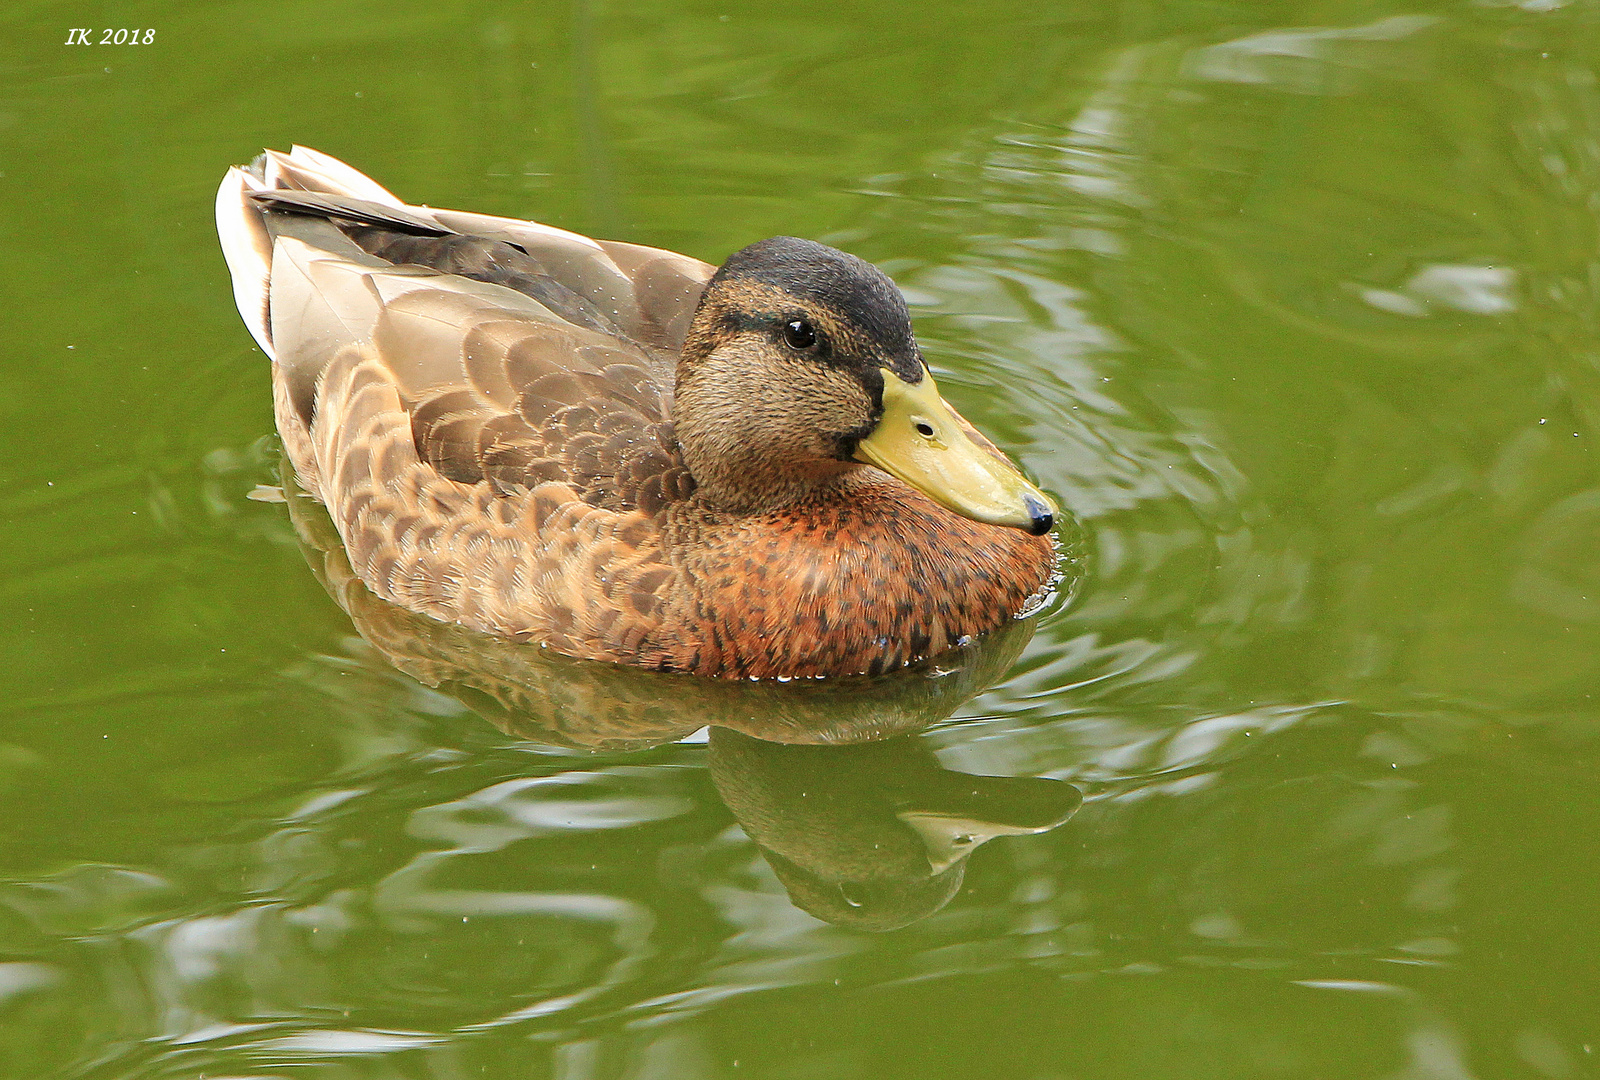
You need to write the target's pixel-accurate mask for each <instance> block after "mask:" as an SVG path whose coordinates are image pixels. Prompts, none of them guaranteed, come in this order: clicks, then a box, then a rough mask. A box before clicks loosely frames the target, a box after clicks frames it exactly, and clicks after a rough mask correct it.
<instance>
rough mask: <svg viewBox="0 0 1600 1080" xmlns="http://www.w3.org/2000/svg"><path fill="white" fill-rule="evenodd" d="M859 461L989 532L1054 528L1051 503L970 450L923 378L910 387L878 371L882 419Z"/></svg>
mask: <svg viewBox="0 0 1600 1080" xmlns="http://www.w3.org/2000/svg"><path fill="white" fill-rule="evenodd" d="M856 459H857V460H858V461H865V462H867V463H868V464H870V465H876V466H877V467H878V468H880V469H882V470H883V471H884V472H886V473H888V474H889V475H890V476H894V477H898V478H899V479H901V480H903V481H905V482H906V483H907V484H910V485H911V486H912V487H914V488H916V489H917V490H918V491H920V492H922V493H923V494H924V495H926V496H927V497H928V498H930V499H932V500H933V501H934V502H936V503H938V504H939V505H940V506H944V507H947V508H948V509H951V510H954V511H955V512H956V513H958V514H960V515H961V516H962V517H969V518H971V519H972V520H974V521H983V522H987V523H988V524H990V525H1009V526H1010V527H1012V528H1014V529H1022V530H1024V531H1025V532H1030V533H1032V534H1033V535H1035V536H1042V535H1044V534H1045V533H1047V532H1049V531H1050V527H1051V526H1052V525H1053V524H1055V513H1056V509H1055V506H1054V505H1053V504H1052V503H1051V502H1050V499H1049V497H1048V496H1046V495H1045V493H1044V492H1042V491H1040V490H1039V489H1038V488H1036V487H1034V486H1033V485H1032V484H1030V483H1028V481H1027V479H1026V478H1025V477H1024V476H1023V475H1022V474H1021V473H1020V472H1018V471H1017V470H1016V467H1015V466H1013V465H1012V464H1011V463H1010V462H1008V461H1005V460H1004V459H1002V458H1000V457H998V456H996V455H995V454H992V453H990V452H989V451H988V450H985V449H984V448H983V447H981V446H979V445H978V444H977V443H975V442H973V441H972V439H971V438H969V437H968V436H967V433H966V432H965V431H964V430H963V429H962V426H961V422H960V421H959V420H957V419H956V415H955V413H954V412H953V411H952V410H951V408H950V406H949V405H946V404H945V401H944V398H942V397H940V396H939V388H938V387H937V386H935V385H934V383H933V376H932V375H931V374H929V373H927V372H926V371H925V372H923V375H922V381H921V382H919V383H917V384H916V385H915V386H913V385H912V384H910V383H908V382H906V381H905V380H904V379H902V378H900V376H898V375H896V374H895V373H894V372H892V371H890V370H888V369H887V368H885V369H884V371H883V419H881V420H880V421H879V422H878V426H877V427H876V428H874V429H873V432H872V434H871V435H869V436H867V437H866V438H865V439H862V440H861V443H860V445H859V446H857V448H856Z"/></svg>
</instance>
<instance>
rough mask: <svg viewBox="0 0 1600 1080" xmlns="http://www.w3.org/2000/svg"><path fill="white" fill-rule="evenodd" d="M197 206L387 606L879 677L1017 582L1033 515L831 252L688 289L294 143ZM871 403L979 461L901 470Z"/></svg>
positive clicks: (875, 288) (794, 245) (800, 255)
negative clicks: (209, 222) (424, 201)
mask: <svg viewBox="0 0 1600 1080" xmlns="http://www.w3.org/2000/svg"><path fill="white" fill-rule="evenodd" d="M217 208H218V227H219V232H220V233H221V235H222V239H223V248H224V251H225V253H226V254H227V256H228V262H229V266H230V269H231V270H232V271H233V275H234V289H235V295H236V297H237V299H238V301H239V308H240V311H241V313H242V314H243V315H244V317H245V320H246V322H247V324H249V325H250V328H251V330H252V332H253V333H254V334H255V336H256V338H257V340H258V341H259V342H260V343H261V345H262V347H263V348H264V349H265V350H266V351H267V352H268V353H269V354H270V355H271V356H272V357H273V359H274V363H273V385H274V397H275V402H276V414H277V423H278V429H279V431H280V433H281V434H282V437H283V440H284V446H285V448H286V451H287V452H288V454H289V456H290V459H291V460H292V462H293V464H294V466H295V471H296V473H297V474H298V475H299V477H300V480H301V482H302V484H303V486H304V487H305V488H306V490H307V491H309V492H311V493H312V494H314V495H315V496H316V497H317V498H318V499H320V500H321V501H322V502H323V503H324V504H326V505H327V507H328V509H329V512H330V513H331V515H332V517H333V519H334V522H335V524H336V525H337V527H338V529H339V532H340V535H341V536H342V537H343V539H344V543H345V546H346V548H347V550H348V552H349V555H350V561H351V564H352V566H353V567H354V568H355V569H356V571H357V573H358V574H359V575H360V576H361V578H362V579H363V580H364V581H365V582H366V583H367V584H368V586H369V587H370V588H372V590H373V591H374V592H376V593H377V594H378V595H380V596H382V597H384V598H386V599H388V600H391V601H393V602H395V603H398V604H401V605H404V606H406V607H408V608H411V609H413V610H416V611H419V612H422V613H424V614H427V615H430V616H433V617H434V618H437V619H441V620H445V621H451V622H457V623H461V624H463V625H465V626H468V627H471V628H473V629H476V630H481V631H486V632H489V633H493V634H499V635H504V636H507V637H512V638H517V639H522V640H529V641H538V642H542V643H544V644H547V645H548V646H549V647H551V648H553V649H557V650H559V651H560V652H562V653H565V654H567V655H571V656H576V657H583V658H589V659H596V660H609V661H615V662H619V663H624V664H632V665H640V666H645V667H651V668H659V669H663V670H670V671H683V672H694V673H698V674H703V675H714V676H723V677H748V678H763V677H773V676H821V675H838V674H850V673H858V672H878V671H884V670H887V669H890V668H893V667H897V666H899V665H901V664H904V663H906V662H909V661H911V660H914V659H917V658H920V657H922V656H927V655H931V654H933V653H936V652H939V651H941V650H943V649H945V648H947V647H949V646H951V645H953V644H955V643H956V642H958V641H960V640H961V639H963V638H965V637H970V636H975V635H979V634H983V633H987V632H989V631H992V630H994V629H996V628H998V627H1000V626H1003V625H1005V624H1006V623H1007V622H1008V621H1009V620H1010V619H1011V618H1012V617H1013V615H1014V614H1016V613H1017V612H1018V611H1019V610H1021V609H1023V608H1024V607H1025V606H1027V604H1028V603H1029V601H1030V599H1031V598H1033V597H1035V596H1036V595H1037V594H1039V593H1040V591H1041V590H1042V589H1043V588H1044V587H1045V586H1046V585H1047V584H1048V581H1049V579H1050V577H1051V574H1052V572H1053V569H1054V549H1053V546H1052V545H1051V543H1050V541H1049V539H1048V538H1047V537H1045V536H1042V535H1029V533H1030V532H1042V531H1043V528H1048V526H1049V521H1050V514H1049V512H1048V510H1047V509H1045V507H1046V504H1045V503H1043V501H1042V496H1039V495H1038V493H1037V492H1036V491H1035V490H1034V489H1033V488H1031V486H1028V485H1026V482H1025V481H1022V480H1021V478H1020V476H1016V474H1015V473H1014V471H1011V470H1010V468H1009V465H1008V464H1004V463H1003V462H1004V459H1003V458H1000V457H999V455H998V451H994V450H993V448H992V447H990V446H989V445H988V444H987V443H986V442H982V441H981V436H977V435H976V433H975V432H972V430H971V429H970V427H968V426H967V425H966V424H965V422H964V421H962V420H960V418H959V417H956V416H955V415H954V414H953V413H948V414H939V413H938V410H939V408H940V407H941V406H942V404H943V403H942V402H941V401H939V399H938V398H937V394H936V392H935V391H934V390H933V388H932V381H931V378H927V379H924V378H923V377H922V375H923V374H924V373H925V369H922V367H921V360H920V357H918V356H916V355H915V343H914V341H912V340H911V339H910V336H909V334H910V330H909V323H907V322H906V321H905V318H904V314H903V312H904V308H903V303H901V302H900V301H899V297H898V293H897V292H894V291H893V286H892V285H890V284H888V283H887V279H882V280H881V281H879V280H877V279H878V278H881V275H877V277H876V278H874V277H872V275H874V274H876V271H872V270H871V268H870V267H866V264H864V263H860V262H859V260H854V259H853V257H851V256H845V255H843V254H842V253H839V252H833V251H832V249H829V248H822V247H821V246H820V245H814V244H808V243H807V242H803V241H768V242H765V244H764V245H755V246H753V247H752V248H749V249H746V250H745V252H741V253H739V254H738V255H736V256H735V257H734V258H732V259H730V260H729V262H728V264H727V265H726V266H725V267H724V268H723V270H722V271H721V272H719V273H715V279H714V271H713V268H712V267H710V266H708V265H707V264H705V263H701V262H698V261H697V260H693V259H689V258H687V257H685V256H681V255H675V254H673V253H670V252H665V251H659V250H657V249H653V248H643V247H638V246H635V245H629V244H617V243H610V242H597V241H593V240H589V239H587V238H585V237H581V236H577V235H576V234H573V233H566V232H562V231H560V230H557V229H552V228H549V227H548V226H543V225H537V224H533V223H530V222H519V221H512V220H509V219H504V218H492V217H486V216H483V215H475V214H463V213H455V212H450V211H434V210H429V209H426V208H421V207H408V206H405V205H404V204H402V203H400V202H399V201H398V200H397V199H395V198H394V197H393V196H392V195H390V194H389V193H388V192H387V191H385V190H384V189H382V188H380V187H378V185H377V184H375V183H374V182H373V181H371V180H369V179H367V178H366V177H365V176H362V175H361V174H360V173H357V172H355V170H353V169H350V168H349V167H348V166H346V165H344V164H342V163H340V162H338V161H335V160H334V159H332V158H328V157H326V156H325V155H321V154H317V153H316V152H315V151H310V150H306V149H304V148H296V150H295V151H293V152H292V153H291V154H288V155H279V154H268V155H267V156H266V157H265V158H264V159H262V160H261V161H259V162H258V163H257V165H256V166H255V167H254V168H253V169H252V170H251V171H245V170H240V169H234V170H231V171H230V173H229V175H228V178H227V180H225V181H224V183H223V186H222V190H221V191H220V192H219V195H218V203H217ZM820 253H826V254H820ZM835 257H837V258H835ZM740 259H743V260H744V261H743V262H742V263H740V262H738V260H740ZM818 263H820V264H823V265H820V266H819V265H816V264H818ZM835 264H836V265H835ZM774 267H775V269H774ZM863 267H865V268H866V269H865V270H862V269H861V268H863ZM830 274H831V275H832V276H831V277H830V276H829V275H830ZM852 275H855V276H854V277H853V276H852ZM857 278H859V279H860V280H857ZM835 279H839V280H842V281H843V284H842V285H837V284H835ZM708 283H709V285H710V287H709V289H708ZM886 289H887V290H888V291H887V292H885V290H886ZM889 293H893V295H892V297H891V296H890V295H889ZM703 296H704V300H703V301H702V297H703ZM896 304H899V305H900V306H899V310H898V311H894V310H890V311H889V312H888V313H887V314H884V313H882V312H880V311H878V310H877V309H878V308H880V307H883V306H885V305H886V306H888V307H889V308H891V309H892V308H894V306H895V305H896ZM797 312H798V313H799V314H798V315H797V314H796V313H797ZM862 312H865V314H863V313H862ZM802 316H803V317H802ZM773 319H777V320H778V321H777V323H776V324H774V325H776V326H777V330H772V329H771V327H769V326H768V325H767V324H768V323H771V322H772V320H773ZM902 324H903V327H904V329H903V335H902V331H901V329H900V328H901V325H902ZM785 327H787V329H785ZM774 334H776V335H777V336H774ZM908 350H909V352H908ZM874 380H876V381H874ZM902 383H903V384H904V387H902V385H901V384H902ZM929 395H932V396H931V397H930V396H929ZM902 399H904V400H902ZM896 410H899V412H904V413H905V415H906V417H909V418H910V419H904V420H903V422H902V423H900V424H899V425H898V426H899V427H905V428H906V429H907V430H910V426H911V425H912V424H913V422H914V424H915V426H916V428H917V430H926V431H933V430H934V429H935V428H937V429H938V431H937V435H936V436H935V435H929V436H927V439H928V445H929V446H933V447H936V448H937V449H938V450H939V451H940V452H941V453H942V452H945V451H944V448H945V446H946V444H951V445H955V444H957V443H960V442H961V441H962V440H963V439H967V440H971V439H977V440H979V449H978V450H977V453H978V454H979V455H980V456H981V457H985V458H988V460H986V461H985V460H976V459H975V460H972V461H966V462H965V463H964V464H963V463H958V465H957V467H956V468H957V474H959V475H957V477H956V481H949V482H947V479H946V480H941V479H939V477H940V476H943V475H944V474H943V473H940V472H939V470H940V469H944V471H945V472H949V468H948V467H947V466H946V465H945V464H942V459H938V460H935V459H928V460H927V461H924V457H925V455H926V452H927V451H926V448H924V447H923V446H922V444H921V443H919V444H918V446H917V447H913V448H911V452H910V454H909V458H908V460H909V462H910V463H909V464H907V465H905V466H904V468H902V467H901V465H900V462H901V459H902V458H906V457H907V454H906V452H905V448H903V447H902V448H898V449H896V448H891V450H890V451H883V450H882V449H881V447H880V446H879V444H881V443H883V442H885V439H884V438H883V437H882V436H880V434H879V432H878V429H879V428H882V427H883V426H884V425H885V423H886V421H885V420H884V417H885V415H886V412H887V413H888V414H894V415H896V416H898V415H899V412H896ZM907 410H911V411H909V412H908V411H907ZM897 430H898V428H897ZM901 441H902V442H903V441H904V439H903V438H902V440H901ZM958 449H959V447H958ZM873 453H878V454H879V455H880V457H881V459H882V460H883V461H884V462H885V463H886V467H889V468H894V469H896V470H897V471H899V472H900V473H902V474H903V475H906V476H908V477H909V478H910V479H911V480H912V481H913V482H916V483H918V485H919V486H921V487H923V488H924V489H926V490H931V491H933V492H934V493H935V494H936V495H938V496H939V497H940V499H941V501H944V502H946V503H947V504H954V505H958V506H959V507H960V508H961V510H962V513H955V512H952V511H951V510H949V509H946V508H945V506H942V505H939V504H937V503H935V502H934V501H932V500H931V499H929V498H928V497H927V496H925V495H924V494H922V493H921V492H919V491H918V490H915V489H914V488H913V487H912V486H910V485H909V484H908V483H906V482H904V481H902V480H900V479H897V478H896V477H894V476H890V475H888V474H887V473H885V472H883V471H880V469H878V468H873V467H871V466H869V465H866V464H861V463H860V462H861V461H863V460H867V459H869V458H870V460H874V461H877V460H879V459H880V457H871V454H873ZM919 455H923V456H919ZM990 455H992V457H991V456H990ZM969 456H970V455H969ZM929 462H931V464H930V463H929ZM929 469H932V470H933V472H934V473H936V474H938V476H935V479H934V480H931V481H929V480H925V479H924V475H925V474H927V473H928V470H929ZM960 469H967V470H968V472H970V473H971V476H970V477H968V479H967V480H965V481H963V480H961V477H962V476H967V474H966V473H960ZM974 469H975V470H976V472H972V470H974ZM974 477H975V479H974ZM1012 477H1015V484H1021V485H1023V486H1022V487H1015V486H1014V484H1013V481H1012ZM952 484H953V487H952ZM941 485H942V486H941ZM947 488H949V489H951V490H955V491H956V494H950V492H949V491H947V490H946V489H947ZM957 489H959V490H957ZM963 514H967V515H976V516H979V517H983V518H985V519H986V520H989V521H1004V522H1006V524H985V523H983V522H982V521H978V520H972V519H971V517H970V516H963ZM1041 524H1042V525H1043V528H1040V526H1041ZM1008 525H1009V526H1015V527H1008ZM1025 529H1026V530H1028V531H1024V530H1025Z"/></svg>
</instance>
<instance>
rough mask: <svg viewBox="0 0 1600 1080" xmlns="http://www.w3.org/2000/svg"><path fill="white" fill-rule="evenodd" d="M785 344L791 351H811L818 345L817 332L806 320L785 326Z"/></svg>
mask: <svg viewBox="0 0 1600 1080" xmlns="http://www.w3.org/2000/svg"><path fill="white" fill-rule="evenodd" d="M783 343H784V344H785V345H787V346H789V348H791V349H809V348H811V346H813V345H815V344H816V343H817V331H816V330H815V329H814V328H813V327H812V325H811V324H810V323H808V322H806V320H804V319H790V320H789V321H788V322H786V323H784V324H783Z"/></svg>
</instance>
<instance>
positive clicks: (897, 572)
mask: <svg viewBox="0 0 1600 1080" xmlns="http://www.w3.org/2000/svg"><path fill="white" fill-rule="evenodd" d="M867 475H868V476H870V477H871V479H865V480H864V481H863V482H861V483H859V484H857V485H855V486H854V488H853V489H852V490H850V491H849V492H848V493H843V494H841V496H840V497H838V498H833V499H828V500H818V501H816V502H814V503H810V504H807V505H803V506H799V507H796V508H793V509H792V510H789V511H786V512H783V513H774V514H769V515H764V516H760V517H754V518H747V519H742V520H733V521H726V522H722V523H707V524H701V525H700V526H699V527H698V528H691V529H682V527H681V526H680V527H679V528H677V529H675V528H673V527H672V526H669V527H668V529H667V535H666V536H664V539H666V540H668V543H669V545H670V543H671V539H670V538H671V537H672V535H673V534H674V533H675V532H678V531H680V530H681V531H685V532H691V533H692V534H693V542H692V546H691V545H688V544H686V545H685V547H684V550H686V551H692V555H690V556H689V557H687V558H686V559H685V560H684V579H683V587H684V588H685V589H687V590H688V591H689V593H690V594H691V596H692V606H691V607H690V609H689V610H688V611H685V612H684V614H685V616H687V618H686V620H685V621H686V622H687V623H688V624H689V625H685V626H684V629H685V630H686V631H689V633H688V634H686V637H690V638H693V639H696V640H698V641H699V643H700V649H699V651H698V655H690V656H688V657H682V658H680V659H679V663H680V665H681V667H682V668H683V669H684V670H689V671H694V672H697V673H700V674H704V675H717V676H722V677H724V678H772V677H776V676H796V677H814V676H822V675H842V674H857V673H869V674H876V673H879V672H883V671H888V670H891V669H893V668H896V667H900V666H901V665H903V664H907V663H910V662H912V661H914V660H917V659H920V658H922V657H925V656H929V655H932V654H935V653H938V652H941V651H943V650H944V649H947V648H950V647H951V646H953V645H955V644H956V643H957V642H959V641H961V640H962V639H963V638H965V637H969V636H977V635H980V634H986V633H990V632H992V631H994V630H997V629H999V628H1001V627H1003V626H1005V625H1007V624H1008V623H1009V622H1010V621H1011V619H1012V618H1013V617H1014V616H1015V615H1016V613H1017V612H1018V611H1020V610H1021V609H1022V608H1023V607H1025V606H1026V605H1027V603H1028V600H1029V599H1030V598H1031V597H1032V596H1034V595H1035V594H1037V593H1038V592H1039V591H1040V589H1042V588H1043V587H1044V586H1045V585H1046V583H1047V582H1048V581H1049V580H1050V578H1051V575H1052V573H1053V572H1054V568H1055V548H1054V545H1053V544H1052V543H1051V541H1050V540H1049V538H1047V537H1034V536H1028V535H1026V534H1024V533H1022V532H1019V531H1018V530H1015V529H1007V528H1003V527H999V526H993V525H983V524H979V523H977V522H973V521H969V520H967V519H966V518H962V517H960V516H958V515H956V514H953V513H951V512H949V511H947V510H945V509H943V508H942V507H939V506H937V505H935V504H934V503H932V502H931V501H929V500H928V499H926V498H924V497H923V496H922V495H920V494H918V493H917V492H914V491H912V490H911V489H910V488H908V487H906V486H905V485H903V484H901V483H900V482H899V481H896V480H892V479H890V478H888V477H886V476H883V475H882V474H879V473H876V472H872V473H870V474H867ZM691 612H692V615H691Z"/></svg>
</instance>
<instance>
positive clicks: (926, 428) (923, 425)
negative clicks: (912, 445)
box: [917, 420, 933, 439]
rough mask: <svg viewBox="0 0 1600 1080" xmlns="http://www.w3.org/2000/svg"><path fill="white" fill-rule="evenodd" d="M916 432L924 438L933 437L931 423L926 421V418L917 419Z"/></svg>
mask: <svg viewBox="0 0 1600 1080" xmlns="http://www.w3.org/2000/svg"><path fill="white" fill-rule="evenodd" d="M917 434H918V435H921V436H922V437H923V438H924V439H931V438H933V425H932V424H930V423H928V422H927V421H926V420H918V421H917Z"/></svg>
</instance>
